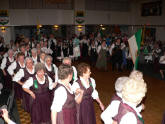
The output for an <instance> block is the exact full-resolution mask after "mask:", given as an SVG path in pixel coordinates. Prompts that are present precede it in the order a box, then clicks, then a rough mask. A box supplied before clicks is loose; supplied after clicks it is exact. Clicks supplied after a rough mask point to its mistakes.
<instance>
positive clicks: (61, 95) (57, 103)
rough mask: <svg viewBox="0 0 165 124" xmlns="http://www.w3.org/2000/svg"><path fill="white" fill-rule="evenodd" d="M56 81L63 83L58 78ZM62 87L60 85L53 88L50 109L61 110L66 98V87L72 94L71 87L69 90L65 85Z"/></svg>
mask: <svg viewBox="0 0 165 124" xmlns="http://www.w3.org/2000/svg"><path fill="white" fill-rule="evenodd" d="M58 83H59V84H62V85H63V83H62V82H61V80H58ZM69 86H70V88H71V85H70V84H69ZM64 87H65V86H64ZM64 87H62V86H60V87H58V88H57V89H56V90H55V92H54V99H53V103H52V106H51V110H55V111H56V112H60V111H61V110H62V107H63V105H64V104H65V102H66V100H67V91H66V89H67V90H68V91H69V93H71V94H73V91H72V89H71V90H69V89H68V88H67V87H65V88H66V89H65V88H64Z"/></svg>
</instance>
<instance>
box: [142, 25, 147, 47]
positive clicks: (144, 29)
mask: <svg viewBox="0 0 165 124" xmlns="http://www.w3.org/2000/svg"><path fill="white" fill-rule="evenodd" d="M145 31H146V24H144V28H143V34H142V43H141V44H142V45H144V36H145Z"/></svg>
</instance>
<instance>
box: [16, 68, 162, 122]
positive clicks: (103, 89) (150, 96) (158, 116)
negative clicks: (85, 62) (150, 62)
mask: <svg viewBox="0 0 165 124" xmlns="http://www.w3.org/2000/svg"><path fill="white" fill-rule="evenodd" d="M91 70H92V75H91V77H93V78H94V79H95V80H96V88H97V90H98V92H99V96H100V99H101V100H102V102H103V104H104V105H105V107H107V106H108V104H109V103H110V100H111V97H112V95H113V93H114V83H115V80H116V79H117V78H118V77H120V76H128V75H129V73H130V72H129V71H126V70H125V71H123V72H117V71H116V72H112V71H111V66H110V65H108V71H107V72H103V71H98V70H97V69H95V68H92V69H91ZM144 80H145V81H146V83H147V94H146V98H145V100H144V102H143V103H144V104H145V110H144V111H143V112H142V115H143V118H144V121H145V124H161V121H162V116H163V113H164V110H165V99H164V97H165V80H159V79H155V78H153V77H151V76H147V75H144ZM17 103H18V102H17ZM95 108H96V109H95V111H96V119H97V124H102V122H101V119H100V114H101V110H100V108H99V106H98V105H97V104H96V103H95ZM18 109H19V110H21V109H20V105H19V108H18ZM19 112H20V115H22V114H23V113H24V112H23V111H22V110H21V111H19ZM20 117H21V122H22V124H29V120H30V118H29V119H28V118H27V116H26V117H24V116H20ZM28 117H29V116H28ZM24 118H26V119H24Z"/></svg>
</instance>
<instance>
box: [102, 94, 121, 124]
mask: <svg viewBox="0 0 165 124" xmlns="http://www.w3.org/2000/svg"><path fill="white" fill-rule="evenodd" d="M117 95H118V96H119V97H120V98H122V94H121V93H117ZM119 105H120V101H119V100H113V101H112V102H111V104H110V105H109V106H108V107H107V108H106V109H105V110H104V111H103V112H102V114H101V119H102V120H103V121H104V124H112V123H113V119H112V117H115V116H116V115H117V114H118V109H119Z"/></svg>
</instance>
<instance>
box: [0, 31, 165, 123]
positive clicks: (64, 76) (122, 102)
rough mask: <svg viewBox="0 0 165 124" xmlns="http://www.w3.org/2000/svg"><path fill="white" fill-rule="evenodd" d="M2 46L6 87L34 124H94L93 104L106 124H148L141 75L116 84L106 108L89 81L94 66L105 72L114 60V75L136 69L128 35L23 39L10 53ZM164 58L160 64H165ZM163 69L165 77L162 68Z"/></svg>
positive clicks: (155, 48)
mask: <svg viewBox="0 0 165 124" xmlns="http://www.w3.org/2000/svg"><path fill="white" fill-rule="evenodd" d="M2 41H3V38H1V44H2V45H0V47H1V51H0V53H1V57H2V60H1V71H2V73H3V75H4V79H5V82H4V83H3V85H4V88H6V89H10V90H12V89H14V91H15V98H16V99H18V100H21V103H22V106H23V108H24V110H25V111H26V112H29V113H30V116H31V123H32V124H50V123H52V124H96V117H95V111H94V105H93V100H95V101H96V102H97V103H98V104H99V106H100V109H101V110H102V111H103V113H102V114H101V118H102V120H103V121H104V123H105V124H110V123H113V124H124V123H127V124H141V123H144V122H143V119H142V116H141V114H140V111H141V110H142V109H144V105H143V104H141V105H140V103H141V101H142V99H143V98H144V97H145V93H146V91H147V89H146V83H145V81H144V80H143V74H142V73H141V72H139V71H133V72H132V73H131V74H130V76H129V77H119V78H118V79H117V81H116V83H115V90H116V94H114V96H113V98H112V100H111V103H110V105H109V106H108V107H107V108H106V109H105V107H104V104H103V103H102V101H101V100H100V98H99V95H98V91H97V90H96V83H95V80H94V79H93V78H92V77H90V74H91V69H90V65H91V66H96V68H98V69H103V70H107V69H108V68H107V62H108V61H111V63H112V71H115V70H116V69H117V70H118V71H122V69H124V67H128V66H132V62H131V61H132V60H131V56H130V53H129V48H128V38H127V36H126V35H121V34H120V35H118V34H116V35H114V34H113V35H112V36H108V37H105V38H103V37H101V36H100V33H97V34H94V33H91V34H89V35H80V36H79V37H77V36H76V35H75V36H74V37H73V38H71V39H64V40H62V39H56V38H55V37H54V36H53V35H50V37H49V38H48V37H45V35H43V36H42V37H41V39H40V40H39V41H37V40H35V39H34V38H32V39H29V38H24V37H23V36H21V37H17V39H16V41H15V42H11V43H10V45H9V46H8V50H7V49H6V48H5V47H4V45H3V42H2ZM146 46H147V45H143V47H142V48H141V51H143V52H144V49H145V50H146ZM156 46H157V45H155V47H153V49H152V52H153V54H154V55H156V54H155V52H156V53H157V52H158V51H159V49H158V48H159V47H156ZM148 49H149V48H148V47H147V50H148ZM148 52H149V50H148ZM161 55H162V54H161V53H159V58H160V62H162V61H165V60H164V59H163V57H161ZM88 58H90V65H88V64H86V63H79V64H78V66H77V68H76V67H74V66H73V65H72V61H76V60H78V59H82V60H87V59H88ZM159 58H157V61H158V62H159ZM57 60H58V61H62V64H61V65H60V66H59V67H58V66H56V65H55V64H54V63H55V61H57ZM107 60H108V61H107ZM155 60H156V59H155ZM160 67H162V69H161V70H160V71H161V73H162V75H163V71H164V68H163V65H162V66H160ZM162 78H163V77H162ZM4 112H5V110H4Z"/></svg>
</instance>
